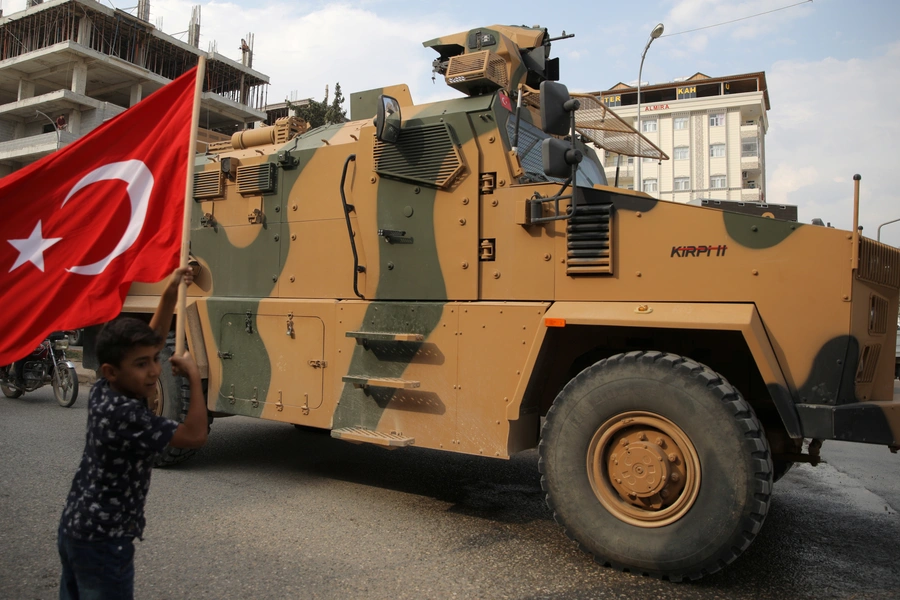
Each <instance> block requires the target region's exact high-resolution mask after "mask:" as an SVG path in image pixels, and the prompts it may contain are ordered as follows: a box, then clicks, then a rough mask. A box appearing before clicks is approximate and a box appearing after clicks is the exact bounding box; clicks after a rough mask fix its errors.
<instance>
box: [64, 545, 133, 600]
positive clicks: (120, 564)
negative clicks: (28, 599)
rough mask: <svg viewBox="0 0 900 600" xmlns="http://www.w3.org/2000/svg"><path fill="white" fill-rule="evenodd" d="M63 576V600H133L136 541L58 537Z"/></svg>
mask: <svg viewBox="0 0 900 600" xmlns="http://www.w3.org/2000/svg"><path fill="white" fill-rule="evenodd" d="M57 547H58V548H59V558H60V560H61V561H62V576H61V577H60V580H59V598H60V600H119V599H122V600H131V599H132V598H133V597H134V540H132V539H131V538H123V539H118V540H105V541H100V542H85V541H82V540H76V539H72V538H71V537H69V536H67V535H65V534H64V533H62V532H61V531H60V532H59V533H58V534H57Z"/></svg>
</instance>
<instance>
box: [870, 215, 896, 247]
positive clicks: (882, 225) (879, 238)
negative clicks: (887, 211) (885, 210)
mask: <svg viewBox="0 0 900 600" xmlns="http://www.w3.org/2000/svg"><path fill="white" fill-rule="evenodd" d="M897 221H900V219H894V220H893V221H887V222H885V223H882V224H881V225H879V226H878V236H877V237H876V238H875V241H877V242H880V241H881V228H882V227H884V226H885V225H890V224H891V223H896V222H897Z"/></svg>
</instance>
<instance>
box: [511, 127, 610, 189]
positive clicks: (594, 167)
mask: <svg viewBox="0 0 900 600" xmlns="http://www.w3.org/2000/svg"><path fill="white" fill-rule="evenodd" d="M515 128H516V118H515V116H510V118H509V119H508V120H507V121H506V131H507V134H508V135H509V139H510V140H512V139H513V136H514V135H515ZM550 137H553V136H551V135H548V134H546V133H544V132H543V131H541V130H540V129H538V128H537V127H535V126H534V125H532V124H531V123H528V122H526V121H524V120H523V121H522V122H521V124H520V125H519V141H518V146H519V162H521V163H522V170H523V171H525V175H526V177H528V179H529V180H530V181H557V182H559V183H562V182H564V181H565V179H563V178H558V177H548V176H547V175H545V174H544V160H543V157H542V156H541V142H543V141H544V140H545V139H547V138H550ZM595 184H601V185H606V174H605V173H604V172H603V169H602V168H601V167H600V164H599V162H598V159H597V158H596V153H594V152H585V153H584V160H582V161H581V164H580V165H578V185H595Z"/></svg>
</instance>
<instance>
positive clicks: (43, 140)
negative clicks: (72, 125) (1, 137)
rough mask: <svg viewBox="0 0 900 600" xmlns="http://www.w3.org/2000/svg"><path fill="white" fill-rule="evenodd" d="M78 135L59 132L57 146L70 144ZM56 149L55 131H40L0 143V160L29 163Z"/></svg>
mask: <svg viewBox="0 0 900 600" xmlns="http://www.w3.org/2000/svg"><path fill="white" fill-rule="evenodd" d="M77 139H78V136H77V135H75V134H74V133H70V132H68V131H60V132H59V147H60V148H62V147H64V146H65V145H66V144H71V143H72V142H74V141H75V140H77ZM56 150H57V139H56V132H55V131H52V132H50V133H41V134H39V135H32V136H29V137H25V138H19V139H17V140H9V141H8V142H2V143H0V160H14V161H16V162H22V163H30V162H33V161H35V160H37V159H39V158H42V157H44V156H46V155H48V154H51V153H52V152H55V151H56Z"/></svg>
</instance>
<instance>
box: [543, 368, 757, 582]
mask: <svg viewBox="0 0 900 600" xmlns="http://www.w3.org/2000/svg"><path fill="white" fill-rule="evenodd" d="M539 466H540V470H541V473H542V474H543V477H542V479H541V484H542V486H543V489H544V491H546V492H547V504H548V505H549V506H550V508H551V510H553V513H554V518H555V519H556V521H557V522H558V523H560V525H562V526H563V527H564V528H565V530H566V534H567V535H568V536H569V537H571V538H573V539H574V540H575V541H576V542H578V544H579V545H580V546H581V547H582V548H583V549H584V550H586V551H588V552H590V553H591V554H592V555H593V556H594V557H595V559H596V560H597V561H598V562H601V563H603V564H607V565H610V566H612V567H615V568H617V569H621V570H626V571H632V572H636V573H643V574H647V575H653V576H657V577H666V578H669V579H672V580H675V581H680V580H682V579H685V578H688V579H697V578H699V577H702V576H703V575H706V574H709V573H713V572H715V571H718V570H719V569H721V568H722V567H723V566H725V565H726V564H728V563H730V562H732V561H733V560H735V559H736V558H737V556H738V555H739V554H740V553H741V552H743V551H744V550H745V549H746V548H747V547H748V546H749V545H750V542H751V541H752V540H753V538H754V537H755V536H756V534H757V532H758V531H759V529H760V527H761V526H762V523H763V521H764V520H765V516H766V512H767V509H768V505H769V498H770V494H771V488H772V460H771V456H770V452H769V446H768V441H767V440H766V437H765V435H764V433H763V430H762V425H761V424H760V422H759V420H758V419H757V418H756V415H755V414H754V412H753V409H752V408H751V407H750V405H749V404H747V403H746V402H745V401H744V399H743V398H742V397H741V395H740V393H739V392H738V391H737V390H736V389H735V388H733V387H732V386H731V385H730V384H729V383H728V382H727V381H726V380H725V379H724V378H723V377H722V376H721V375H719V374H717V373H715V372H714V371H712V370H711V369H709V368H708V367H706V366H704V365H701V364H699V363H696V362H694V361H691V360H689V359H686V358H683V357H681V356H676V355H673V354H665V353H662V352H630V353H628V354H619V355H616V356H613V357H611V358H608V359H604V360H602V361H600V362H598V363H596V364H594V365H592V366H590V367H588V368H587V369H585V370H584V371H582V372H581V373H579V374H578V375H577V376H576V377H575V378H574V379H572V381H570V382H569V383H568V384H567V385H566V387H565V388H563V390H562V391H561V392H560V394H559V396H557V398H556V400H555V401H554V403H553V406H552V407H551V409H550V411H549V412H548V414H547V418H546V420H545V422H544V426H543V428H542V431H541V443H540V462H539Z"/></svg>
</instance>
